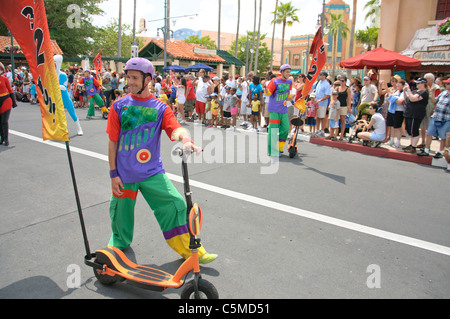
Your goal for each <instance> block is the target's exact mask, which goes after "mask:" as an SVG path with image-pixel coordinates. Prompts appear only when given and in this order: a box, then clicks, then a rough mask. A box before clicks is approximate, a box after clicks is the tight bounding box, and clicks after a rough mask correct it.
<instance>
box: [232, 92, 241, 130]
mask: <svg viewBox="0 0 450 319" xmlns="http://www.w3.org/2000/svg"><path fill="white" fill-rule="evenodd" d="M230 91H231V102H230V104H231V110H230V113H231V118H232V122H231V127H230V130H231V131H236V119H237V112H238V109H239V105H240V104H241V103H240V102H241V100H240V99H239V98H238V96H237V95H236V91H237V90H236V88H234V87H233V88H231V90H230Z"/></svg>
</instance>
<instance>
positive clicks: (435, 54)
mask: <svg viewBox="0 0 450 319" xmlns="http://www.w3.org/2000/svg"><path fill="white" fill-rule="evenodd" d="M414 58H415V59H418V60H420V61H422V62H450V51H448V50H447V51H418V52H416V53H414Z"/></svg>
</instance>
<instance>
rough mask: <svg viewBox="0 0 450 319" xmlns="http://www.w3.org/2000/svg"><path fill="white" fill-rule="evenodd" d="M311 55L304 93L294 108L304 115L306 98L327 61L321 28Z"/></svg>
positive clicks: (310, 51) (315, 38)
mask: <svg viewBox="0 0 450 319" xmlns="http://www.w3.org/2000/svg"><path fill="white" fill-rule="evenodd" d="M309 54H312V55H313V59H312V62H311V66H310V68H309V70H308V73H307V74H306V81H305V85H304V86H303V91H302V93H301V95H300V98H299V99H298V100H297V101H295V104H294V106H295V107H296V108H298V109H299V110H300V111H301V112H302V113H304V112H305V109H306V97H307V96H308V94H309V92H310V91H311V88H312V86H313V84H314V82H315V81H316V80H317V77H318V76H319V73H320V71H322V68H323V66H324V65H325V62H326V61H327V56H326V52H325V45H324V44H323V39H322V28H321V27H320V28H319V30H317V32H316V35H315V37H314V40H313V43H312V44H311V48H310V50H309ZM308 58H309V57H308Z"/></svg>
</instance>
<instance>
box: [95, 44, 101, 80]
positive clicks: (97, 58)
mask: <svg viewBox="0 0 450 319" xmlns="http://www.w3.org/2000/svg"><path fill="white" fill-rule="evenodd" d="M94 65H95V71H96V72H97V76H100V74H101V73H102V53H101V52H100V49H98V54H97V55H96V56H95V58H94Z"/></svg>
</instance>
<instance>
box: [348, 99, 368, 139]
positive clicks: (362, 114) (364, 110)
mask: <svg viewBox="0 0 450 319" xmlns="http://www.w3.org/2000/svg"><path fill="white" fill-rule="evenodd" d="M369 106H370V105H369V103H361V105H360V106H359V107H358V117H357V118H356V120H355V121H353V122H350V123H349V124H350V125H351V127H352V129H353V133H352V134H351V135H350V137H349V139H348V142H349V143H353V141H361V139H359V138H358V133H360V132H363V131H364V129H363V128H362V127H363V123H364V121H366V122H370V119H371V117H372V115H371V114H370V112H369ZM366 117H367V118H366ZM370 143H372V142H371V141H362V145H363V146H368V145H369V144H370Z"/></svg>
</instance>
